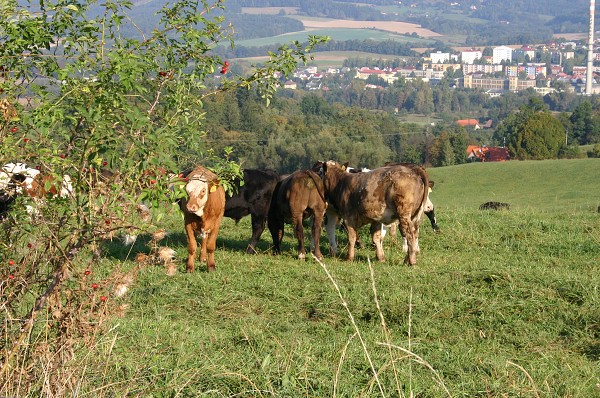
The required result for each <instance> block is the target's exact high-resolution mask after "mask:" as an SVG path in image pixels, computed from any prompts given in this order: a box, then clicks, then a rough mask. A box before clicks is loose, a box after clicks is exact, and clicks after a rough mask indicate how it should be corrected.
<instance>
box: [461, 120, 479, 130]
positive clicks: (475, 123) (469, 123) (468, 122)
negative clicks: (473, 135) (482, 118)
mask: <svg viewBox="0 0 600 398" xmlns="http://www.w3.org/2000/svg"><path fill="white" fill-rule="evenodd" d="M455 123H456V124H458V125H459V126H461V127H474V128H475V129H479V128H481V126H479V121H478V120H477V119H460V120H457V121H456V122H455Z"/></svg>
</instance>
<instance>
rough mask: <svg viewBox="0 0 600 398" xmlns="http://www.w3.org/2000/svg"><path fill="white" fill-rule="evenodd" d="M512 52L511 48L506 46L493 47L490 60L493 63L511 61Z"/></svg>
mask: <svg viewBox="0 0 600 398" xmlns="http://www.w3.org/2000/svg"><path fill="white" fill-rule="evenodd" d="M512 52H513V49H512V48H510V47H507V46H500V47H494V50H493V53H492V60H493V61H492V62H493V63H494V64H499V63H501V62H502V61H508V62H510V61H512Z"/></svg>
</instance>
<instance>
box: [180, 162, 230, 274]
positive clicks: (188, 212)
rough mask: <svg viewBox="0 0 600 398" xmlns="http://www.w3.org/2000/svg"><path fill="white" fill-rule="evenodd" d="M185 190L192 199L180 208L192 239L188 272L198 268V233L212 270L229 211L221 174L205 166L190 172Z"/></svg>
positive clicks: (202, 254)
mask: <svg viewBox="0 0 600 398" xmlns="http://www.w3.org/2000/svg"><path fill="white" fill-rule="evenodd" d="M185 190H186V192H187V194H188V198H187V199H185V198H184V199H181V200H180V201H179V207H180V208H181V211H183V214H184V221H185V233H186V235H187V242H188V258H187V271H188V272H193V271H194V262H195V261H196V249H197V248H198V243H197V241H196V234H198V235H199V236H200V238H201V240H202V242H201V246H200V261H202V262H206V263H207V266H208V271H214V270H215V269H216V267H215V248H216V246H217V235H218V233H219V228H220V227H221V220H223V214H224V213H225V190H224V189H223V187H222V186H221V185H220V184H219V178H218V176H217V175H216V174H215V173H213V172H212V171H210V170H208V169H206V168H204V167H202V166H197V167H196V168H195V169H193V170H192V171H191V172H190V173H189V174H188V175H187V183H186V185H185Z"/></svg>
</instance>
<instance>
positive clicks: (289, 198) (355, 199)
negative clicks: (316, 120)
mask: <svg viewBox="0 0 600 398" xmlns="http://www.w3.org/2000/svg"><path fill="white" fill-rule="evenodd" d="M67 177H68V176H64V178H63V179H62V181H60V182H58V183H53V184H49V183H48V181H46V180H45V179H46V177H44V176H42V175H41V174H40V172H39V171H38V170H37V169H32V168H29V167H27V166H26V165H24V164H22V163H9V164H7V165H4V166H3V167H2V168H1V169H0V217H1V216H2V215H3V214H4V213H6V212H7V211H8V208H9V206H10V204H11V202H13V201H14V198H15V197H16V196H17V194H25V195H27V196H31V197H33V198H35V197H44V196H45V195H47V194H53V195H60V196H67V195H70V194H72V189H73V188H72V186H71V184H70V179H69V178H67ZM179 178H183V179H184V181H185V190H186V193H187V195H186V197H185V198H184V199H181V200H180V201H179V206H180V209H181V210H182V212H183V214H184V223H185V232H186V236H187V242H188V258H187V270H188V271H193V270H194V263H195V260H196V257H197V247H198V243H197V238H198V237H200V238H201V248H200V260H201V261H202V262H206V263H207V266H208V270H209V271H212V270H214V269H215V259H214V252H215V248H216V240H217V235H218V232H219V228H220V225H221V221H222V219H223V217H229V218H232V219H234V220H235V221H236V223H237V222H238V221H239V220H240V219H242V218H243V217H245V216H247V215H250V216H251V224H252V236H251V238H250V241H249V243H248V246H247V249H246V252H247V253H256V245H257V242H258V241H259V239H260V236H261V234H262V233H263V231H264V229H265V227H266V226H268V228H269V231H270V233H271V236H272V239H273V251H274V252H275V253H280V252H281V242H282V238H283V234H284V225H285V224H286V223H290V224H291V225H292V228H293V233H294V236H295V237H296V239H297V241H298V257H299V258H301V259H303V258H305V257H306V249H305V243H304V241H305V239H304V225H303V221H305V220H307V219H309V218H311V219H312V227H311V250H312V251H313V253H314V255H315V256H316V257H317V258H319V259H321V258H322V257H323V255H322V253H321V250H320V245H319V242H320V237H321V230H322V227H323V226H324V227H325V230H326V232H327V235H328V240H329V246H330V254H331V255H336V254H337V250H338V249H337V241H336V230H337V227H338V225H339V224H340V222H342V220H343V224H344V225H345V229H346V230H347V233H348V243H349V244H348V254H347V258H348V259H349V260H353V259H354V256H355V245H356V244H360V241H359V240H358V233H357V231H358V229H359V228H360V227H362V226H364V225H367V224H369V225H370V231H371V238H372V242H373V244H374V246H375V255H376V258H377V259H378V260H379V261H384V259H385V256H384V251H383V237H384V236H385V234H386V231H387V228H389V227H392V228H397V229H399V230H400V233H401V235H402V238H403V250H404V251H405V252H406V253H407V254H406V258H405V263H407V264H410V265H414V264H416V255H417V253H418V252H419V244H418V236H419V224H420V221H421V218H422V215H423V213H425V214H426V215H427V216H428V218H429V220H430V222H431V226H432V228H433V229H434V230H436V231H437V230H439V227H438V226H437V223H436V220H435V212H434V208H433V205H432V203H431V201H430V200H429V192H430V191H431V187H432V186H433V182H432V181H430V180H429V177H428V175H427V173H426V171H425V169H424V168H423V167H421V166H417V165H413V164H404V163H403V164H388V165H385V166H383V167H379V168H376V169H374V170H367V169H363V170H360V171H359V170H355V169H352V168H350V167H348V166H347V164H345V165H342V164H340V163H338V162H335V161H327V162H317V163H316V164H315V165H313V167H312V168H311V169H310V170H299V171H296V172H294V173H292V174H289V175H279V174H278V173H276V172H275V171H272V170H257V169H245V170H244V176H243V183H241V182H240V181H237V182H236V187H237V190H236V192H235V193H234V194H233V195H231V196H228V195H226V193H225V190H224V188H223V186H222V184H220V181H219V177H218V176H217V175H216V174H215V173H213V172H212V171H210V170H208V169H207V168H205V167H203V166H197V167H196V168H194V169H192V170H188V171H186V172H184V173H182V174H180V175H179ZM392 233H394V229H392Z"/></svg>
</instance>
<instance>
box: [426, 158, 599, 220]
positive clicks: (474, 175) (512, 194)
mask: <svg viewBox="0 0 600 398" xmlns="http://www.w3.org/2000/svg"><path fill="white" fill-rule="evenodd" d="M428 171H429V175H430V178H431V179H432V180H434V181H435V183H436V185H435V189H434V193H433V194H432V199H433V200H434V201H435V202H434V203H436V205H437V206H441V207H442V208H450V209H463V208H464V209H474V208H477V207H478V206H479V205H480V204H481V203H484V202H487V201H499V202H507V203H510V204H511V205H512V206H513V207H514V208H517V209H522V210H527V209H533V208H535V209H536V210H537V211H565V212H570V211H575V210H583V211H594V210H596V209H597V208H598V206H600V159H576V160H546V161H525V162H519V161H511V162H504V163H471V164H464V165H459V166H452V167H442V168H432V169H429V170H428Z"/></svg>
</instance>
